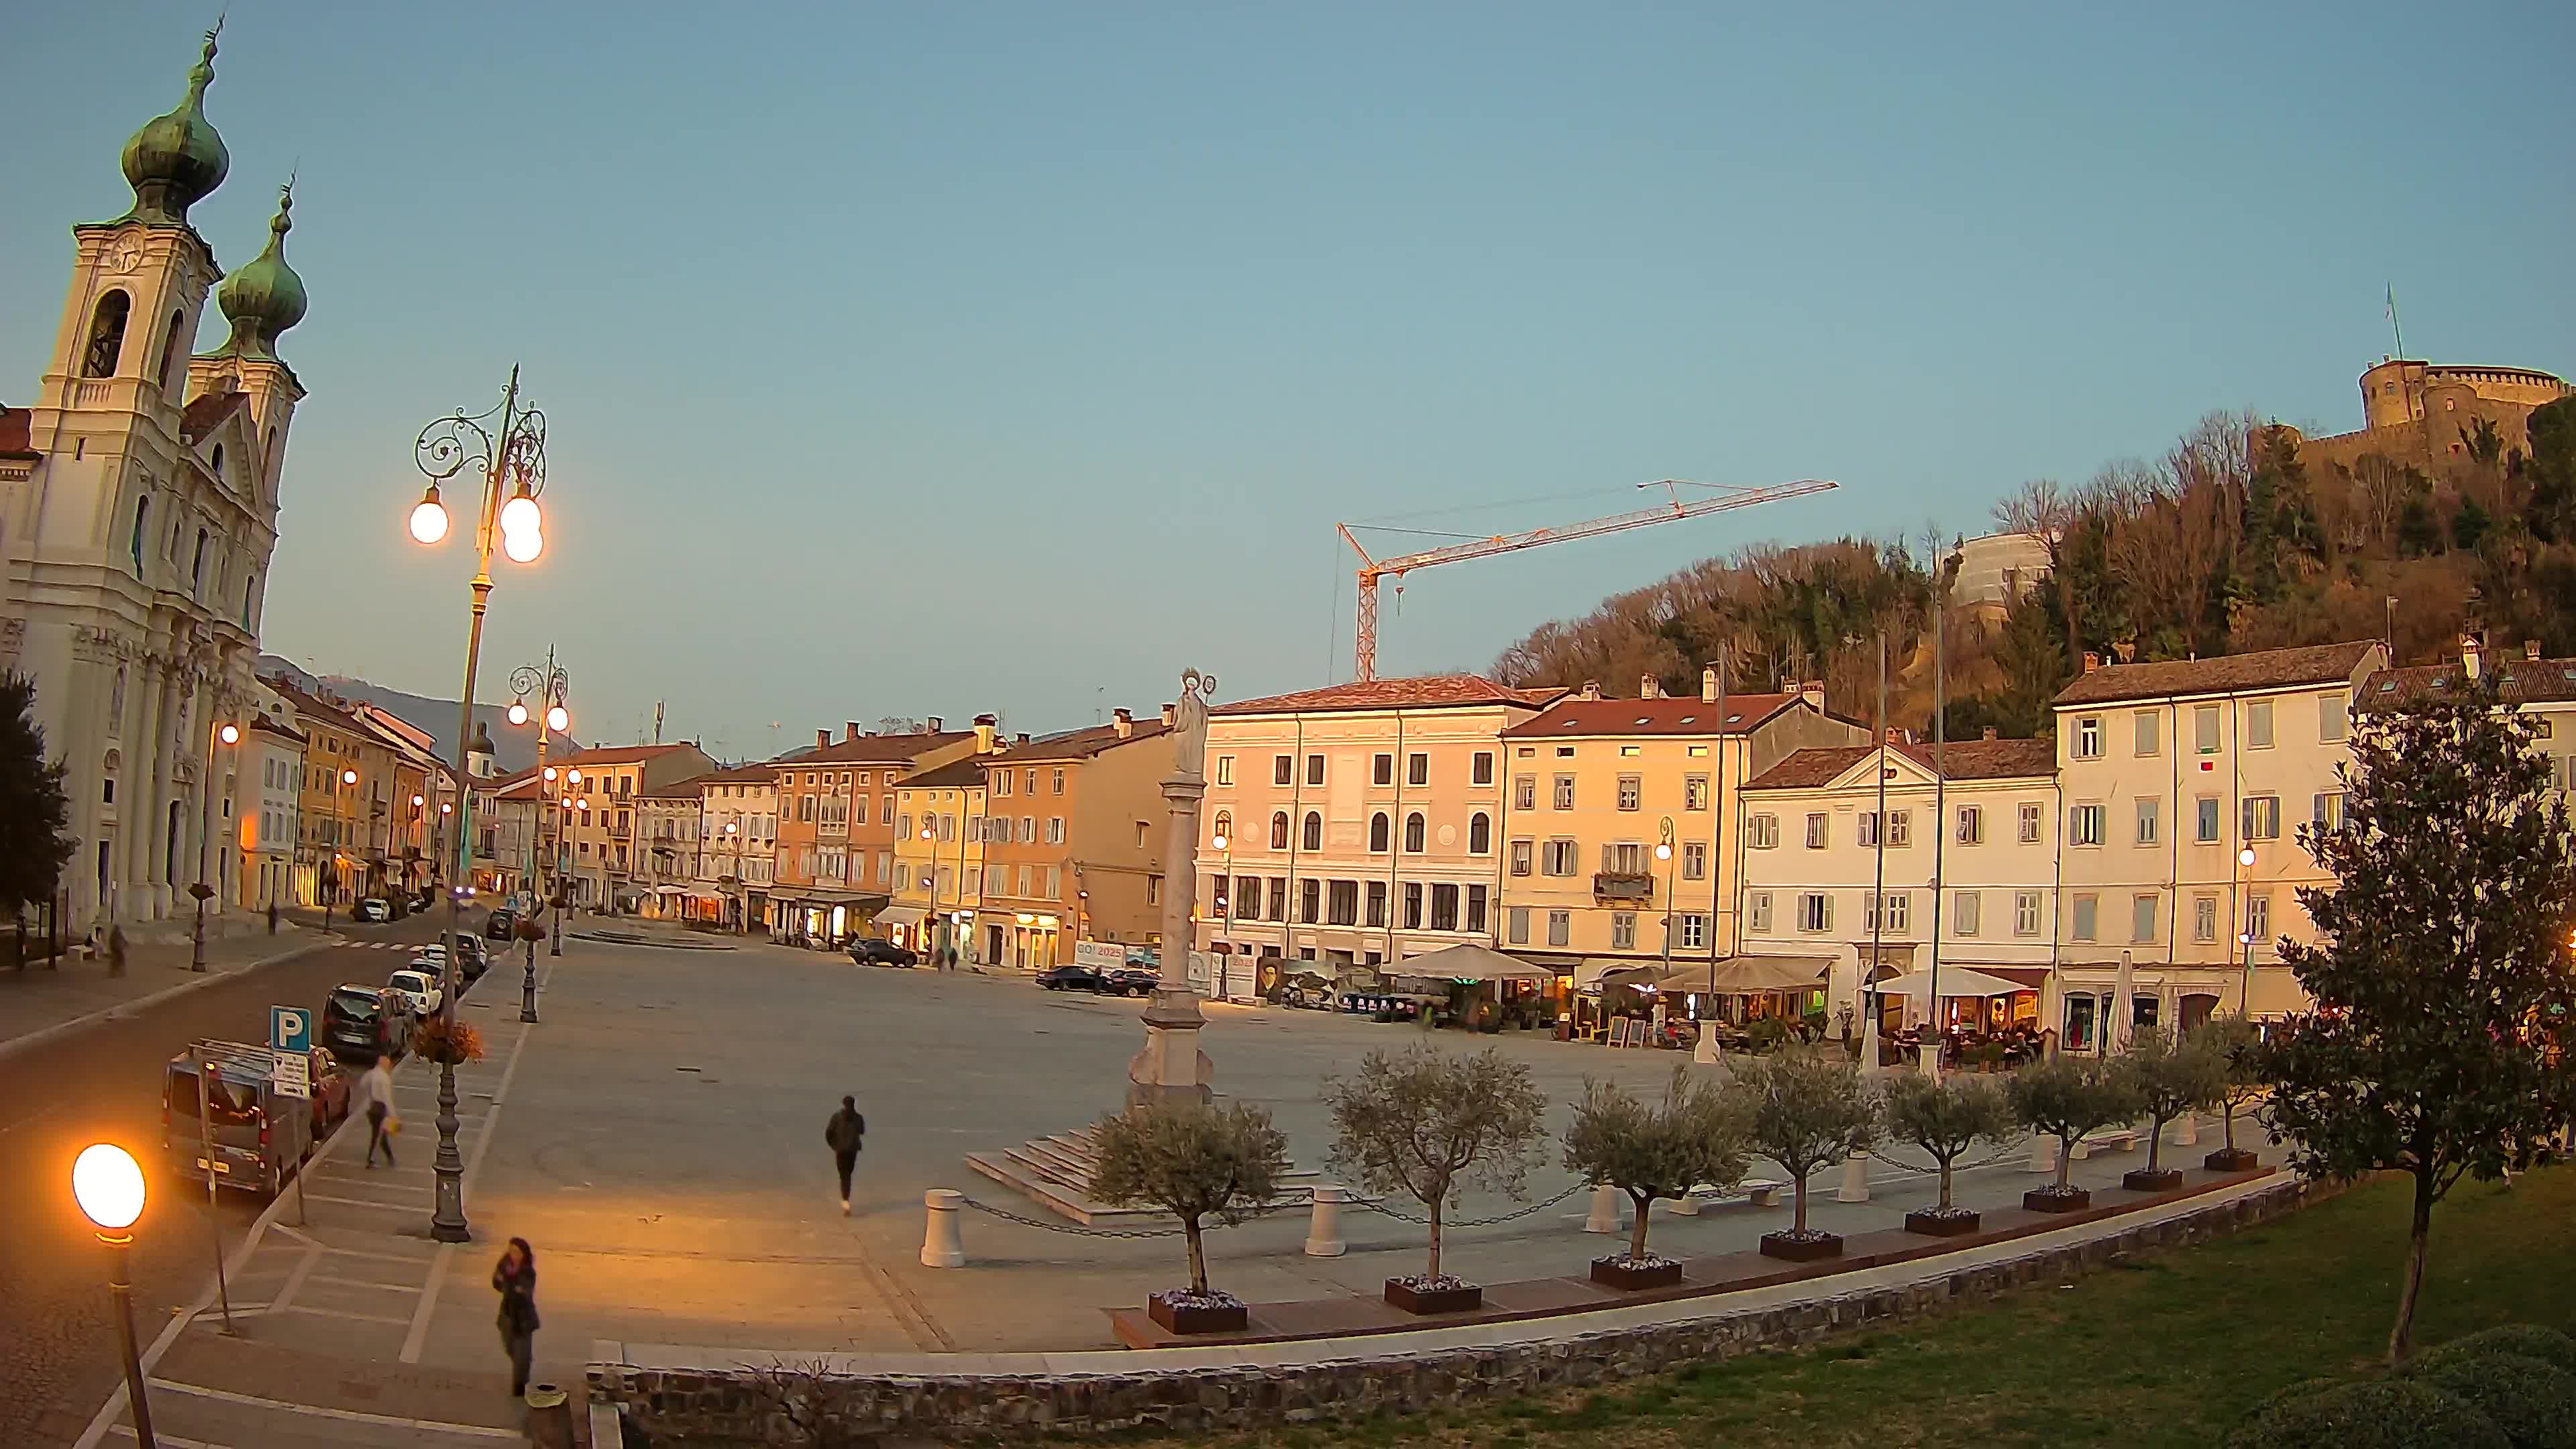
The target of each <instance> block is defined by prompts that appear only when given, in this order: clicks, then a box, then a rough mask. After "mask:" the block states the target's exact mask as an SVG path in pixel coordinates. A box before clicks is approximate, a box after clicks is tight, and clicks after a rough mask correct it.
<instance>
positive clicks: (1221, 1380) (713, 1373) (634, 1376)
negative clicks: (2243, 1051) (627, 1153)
mask: <svg viewBox="0 0 2576 1449" xmlns="http://www.w3.org/2000/svg"><path fill="white" fill-rule="evenodd" d="M2320 1195H2322V1194H2321V1192H2320V1190H2319V1188H2318V1187H2317V1185H2314V1184H2309V1183H2305V1182H2302V1181H2299V1180H2297V1179H2295V1178H2293V1179H2290V1180H2287V1181H2284V1182H2280V1183H2277V1184H2274V1185H2272V1186H2268V1187H2265V1188H2262V1189H2259V1190H2257V1191H2255V1192H2252V1193H2248V1194H2246V1195H2244V1196H2242V1197H2238V1198H2233V1199H2230V1200H2228V1201H2226V1202H2221V1203H2212V1204H2207V1205H2204V1206H2200V1207H2197V1208H2194V1209H2193V1210H2191V1211H2189V1212H2186V1213H2183V1214H2181V1215H2180V1216H2177V1217H2173V1218H2168V1219H2166V1220H2164V1221H2162V1222H2154V1223H2140V1224H2135V1225H2132V1226H2128V1227H2124V1228H2119V1229H2116V1230H2114V1231H2111V1232H2107V1233H2105V1234H2104V1235H2103V1236H2101V1237H2098V1238H2093V1239H2090V1240H2088V1241H2085V1242H2081V1243H2075V1244H2069V1245H2066V1246H2061V1247H2055V1248H2046V1249H2041V1250H2037V1251H2034V1252H2030V1253H2026V1254H2023V1255H2021V1256H2018V1257H2013V1258H2005V1259H1999V1260H1997V1261H1994V1262H1991V1263H1986V1264H1981V1265H1977V1266H1972V1267H1966V1268H1960V1269H1956V1270H1954V1271H1951V1272H1948V1273H1941V1272H1928V1273H1926V1275H1925V1276H1923V1277H1920V1278H1917V1279H1915V1280H1913V1281H1911V1282H1908V1283H1904V1284H1901V1285H1897V1286H1893V1287H1887V1288H1875V1289H1867V1290H1861V1291H1856V1292H1850V1293H1845V1294H1840V1295H1834V1296H1827V1297H1821V1298H1815V1299H1810V1300H1807V1301H1804V1302H1799V1303H1788V1304H1781V1305H1777V1306H1774V1307H1767V1308H1748V1309H1743V1310H1740V1311H1737V1312H1733V1313H1713V1314H1711V1315H1709V1316H1707V1317H1703V1318H1695V1319H1690V1320H1687V1321H1682V1322H1674V1323H1657V1324H1646V1325H1640V1326H1637V1327H1632V1328H1616V1329H1605V1330H1599V1331H1595V1332H1590V1333H1575V1332H1569V1333H1568V1334H1567V1335H1566V1336H1565V1337H1563V1338H1559V1339H1554V1340H1550V1341H1546V1342H1529V1343H1514V1344H1504V1345H1498V1346H1490V1347H1479V1348H1459V1349H1439V1350H1426V1351H1421V1352H1414V1353H1386V1354H1379V1355H1367V1356H1358V1357H1350V1358H1336V1359H1318V1360H1317V1361H1315V1362H1313V1363H1308V1364H1301V1365H1297V1366H1293V1367H1285V1368H1261V1367H1254V1366H1250V1365H1240V1366H1228V1367H1222V1368H1194V1369H1160V1370H1158V1369H1155V1368H1153V1367H1151V1366H1150V1361H1149V1360H1145V1359H1142V1358H1141V1357H1140V1360H1139V1362H1138V1365H1137V1367H1136V1369H1135V1371H1134V1372H1132V1373H1107V1374H958V1375H954V1376H948V1375H938V1376H918V1375H892V1374H887V1375H852V1376H846V1377H844V1376H833V1377H828V1378H821V1379H808V1380H806V1381H805V1382H803V1383H801V1384H798V1385H795V1387H796V1388H797V1389H798V1390H799V1391H801V1392H804V1393H809V1394H812V1395H814V1396H815V1397H818V1398H819V1399H820V1400H821V1407H822V1408H823V1409H825V1411H826V1412H828V1414H829V1417H830V1420H831V1422H832V1423H833V1424H834V1425H835V1426H836V1427H838V1428H839V1429H841V1430H842V1432H843V1433H844V1434H845V1435H849V1436H867V1437H873V1436H878V1435H885V1436H890V1437H910V1436H963V1437H969V1438H985V1439H1029V1438H1034V1437H1037V1436H1039V1435H1042V1434H1085V1433H1100V1432H1105V1431H1109V1430H1118V1429H1135V1428H1148V1429H1168V1430H1172V1431H1176V1432H1185V1433H1187V1432H1204V1431H1210V1430H1219V1429H1252V1428H1259V1427H1265V1426H1269V1425H1275V1424H1279V1423H1306V1422H1312V1421H1315V1420H1322V1419H1339V1418H1352V1417H1357V1416H1360V1415H1365V1414H1370V1413H1376V1412H1380V1411H1384V1412H1389V1413H1403V1412H1412V1411H1419V1410H1424V1409H1433V1408H1449V1407H1454V1406H1458V1405H1465V1404H1472V1403H1476V1402H1479V1401H1482V1400H1487V1399H1497V1398H1506V1397H1513V1396H1519V1395H1527V1394H1533V1393H1542V1392H1547V1391H1550V1390H1556V1389H1568V1388H1584V1387H1588V1386H1591V1385H1595V1384H1604V1383H1621V1382H1626V1381H1629V1380H1633V1379H1636V1378H1639V1377H1642V1376H1646V1375H1650V1374H1654V1373H1659V1372H1662V1371H1664V1370H1667V1369H1671V1368H1677V1367H1680V1366H1681V1365H1684V1364H1690V1363H1699V1362H1705V1361H1707V1360H1710V1359H1719V1358H1726V1357H1729V1356H1732V1355H1735V1354H1740V1353H1748V1352H1752V1351H1755V1350H1758V1349H1770V1348H1785V1347H1790V1346H1793V1345H1797V1344H1804V1343H1810V1342H1813V1341H1815V1340H1816V1339H1819V1338H1822V1337H1824V1336H1826V1335H1828V1334H1833V1333H1841V1332H1845V1331H1848V1330H1851V1329H1855V1328H1859V1327H1862V1326H1864V1325H1874V1324H1888V1323H1895V1322H1901V1321H1904V1320H1906V1319H1911V1318H1918V1317H1921V1316H1924V1315H1926V1314H1930V1313H1934V1312H1937V1311H1939V1310H1941V1309H1943V1308H1946V1307H1948V1306H1950V1305H1952V1304H1957V1303H1965V1302H1971V1301H1974V1300H1977V1299H1981V1298H1987V1297H1991V1296H1993V1295H1995V1294H1998V1293H2003V1292H2007V1291H2009V1290H2011V1289H2014V1288H2020V1287H2024V1286H2027V1285H2030V1284H2035V1283H2056V1282H2063V1281H2065V1280H2066V1279H2068V1278H2070V1277H2073V1276H2075V1275H2077V1274H2080V1273H2084V1272H2087V1271H2090V1270H2092V1269H2094V1268H2098V1267H2100V1266H2102V1265H2103V1264H2106V1263H2108V1262H2110V1261H2112V1260H2113V1259H2116V1258H2122V1257H2126V1256H2128V1255H2130V1254H2133V1253H2141V1252H2150V1251H2154V1250H2157V1249H2163V1248H2173V1247H2181V1246H2184V1245H2187V1244H2191V1243H2197V1242H2202V1241H2205V1240H2207V1239H2209V1238H2212V1237H2216V1236H2219V1235H2221V1234H2225V1233H2229V1232H2234V1231H2236V1230H2238V1229H2242V1228H2246V1227H2250V1226H2253V1225H2254V1224H2257V1223H2261V1222H2266V1221H2269V1220H2270V1219H2272V1218H2276V1217H2279V1216H2281V1215H2282V1214H2284V1213H2287V1212H2290V1211H2293V1210H2295V1209H2297V1208H2299V1207H2301V1206H2303V1205H2305V1204H2306V1203H2308V1202H2310V1201H2313V1200H2315V1199H2316V1198H2317V1197H2318V1196H2320ZM1923 1266H1925V1267H1926V1268H1930V1267H1931V1266H1932V1265H1931V1264H1928V1263H1927V1264H1925V1265H1923ZM1832 1281H1833V1280H1832V1279H1830V1278H1827V1279H1820V1280H1816V1286H1817V1287H1818V1288H1820V1289H1823V1288H1828V1287H1829V1286H1830V1285H1831V1283H1832ZM1574 1326H1575V1325H1574V1323H1572V1322H1567V1323H1565V1324H1564V1325H1563V1327H1565V1328H1567V1329H1572V1328H1573V1327H1574ZM1521 1327H1524V1328H1526V1329H1529V1330H1530V1331H1532V1332H1544V1331H1545V1325H1543V1324H1540V1323H1535V1322H1532V1323H1524V1324H1522V1325H1521ZM1311 1346H1312V1347H1314V1348H1315V1349H1317V1350H1318V1351H1319V1352H1320V1351H1322V1350H1323V1349H1324V1348H1325V1345H1323V1344H1321V1343H1318V1344H1314V1345H1311ZM777 1357H780V1358H784V1359H785V1360H786V1361H787V1362H789V1363H790V1364H792V1363H794V1362H795V1356H794V1355H792V1354H791V1355H779V1356H777ZM590 1395H591V1398H592V1399H593V1400H601V1399H606V1400H611V1401H614V1402H615V1403H617V1404H618V1405H619V1406H621V1407H622V1408H623V1409H624V1411H625V1413H626V1417H627V1421H628V1424H629V1426H630V1433H631V1432H632V1431H633V1430H639V1429H640V1430H642V1431H643V1432H644V1433H645V1434H646V1435H647V1436H649V1442H650V1443H652V1444H655V1445H663V1444H669V1445H675V1446H676V1445H689V1446H709V1449H747V1446H769V1445H782V1444H794V1443H805V1442H832V1441H829V1440H822V1441H809V1440H805V1439H799V1438H792V1437H789V1436H788V1435H787V1434H786V1432H785V1431H786V1429H787V1422H786V1417H785V1414H784V1412H783V1410H782V1406H781V1405H780V1403H779V1392H778V1387H777V1385H776V1384H774V1383H764V1382H762V1380H761V1378H760V1376H759V1375H757V1374H756V1373H755V1372H754V1371H753V1370H751V1369H749V1368H745V1367H741V1366H739V1365H734V1366H724V1367H716V1366H709V1367H706V1368H697V1369H688V1370H679V1369H639V1368H634V1367H630V1366H626V1365H622V1364H596V1363H595V1364H592V1365H591V1366H590ZM809 1412H810V1410H809ZM800 1417H803V1415H800Z"/></svg>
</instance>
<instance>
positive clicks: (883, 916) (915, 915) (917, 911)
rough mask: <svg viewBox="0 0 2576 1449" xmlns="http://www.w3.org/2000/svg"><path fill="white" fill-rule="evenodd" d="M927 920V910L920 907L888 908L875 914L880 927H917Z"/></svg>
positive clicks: (928, 915) (928, 914) (928, 917)
mask: <svg viewBox="0 0 2576 1449" xmlns="http://www.w3.org/2000/svg"><path fill="white" fill-rule="evenodd" d="M929 919H930V912H929V910H928V909H927V908H925V907H922V906H888V907H886V908H885V909H884V910H881V911H879V912H877V924H878V925H880V926H918V925H920V924H921V923H922V922H924V921H926V920H929Z"/></svg>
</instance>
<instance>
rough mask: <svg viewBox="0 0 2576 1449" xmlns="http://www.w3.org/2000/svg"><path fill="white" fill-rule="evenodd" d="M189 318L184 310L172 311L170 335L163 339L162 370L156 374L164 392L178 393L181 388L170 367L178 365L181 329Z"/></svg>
mask: <svg viewBox="0 0 2576 1449" xmlns="http://www.w3.org/2000/svg"><path fill="white" fill-rule="evenodd" d="M187 320H188V318H187V314H186V313H184V312H173V313H171V314H170V335H169V336H167V337H164V338H162V339H161V370H160V371H159V372H158V373H155V374H154V376H155V377H156V378H158V379H159V381H160V385H161V390H162V391H163V392H168V393H176V392H177V391H178V390H179V382H178V379H176V378H174V377H172V376H171V375H170V369H171V368H173V367H175V366H177V365H178V361H179V329H180V327H181V326H183V325H185V324H186V322H187Z"/></svg>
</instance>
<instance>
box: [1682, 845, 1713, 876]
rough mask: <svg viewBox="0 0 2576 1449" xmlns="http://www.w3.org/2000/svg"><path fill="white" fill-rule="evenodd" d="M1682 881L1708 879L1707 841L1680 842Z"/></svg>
mask: <svg viewBox="0 0 2576 1449" xmlns="http://www.w3.org/2000/svg"><path fill="white" fill-rule="evenodd" d="M1682 879H1684V880H1706V879H1708V842H1707V841H1705V840H1685V841H1683V842H1682Z"/></svg>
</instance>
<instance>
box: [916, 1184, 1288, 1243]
mask: <svg viewBox="0 0 2576 1449" xmlns="http://www.w3.org/2000/svg"><path fill="white" fill-rule="evenodd" d="M957 1196H958V1199H959V1200H960V1201H961V1202H963V1203H965V1204H966V1206H968V1207H970V1208H973V1209H975V1210H976V1211H977V1212H980V1213H984V1214H987V1215H989V1216H992V1217H997V1218H1000V1219H1001V1220H1002V1221H1004V1222H1006V1223H1018V1224H1019V1225H1020V1226H1021V1227H1024V1228H1037V1229H1040V1230H1042V1231H1045V1232H1050V1233H1063V1234H1065V1235H1067V1236H1068V1237H1076V1238H1177V1237H1179V1236H1181V1234H1182V1233H1183V1232H1185V1231H1187V1230H1186V1229H1183V1228H1179V1227H1169V1228H1087V1227H1084V1226H1082V1225H1081V1224H1079V1223H1050V1222H1046V1221H1044V1220H1042V1219H1039V1218H1033V1217H1026V1216H1023V1215H1022V1214H1019V1213H1015V1212H1012V1211H1011V1210H1010V1209H1009V1208H998V1207H995V1206H993V1205H992V1204H991V1203H988V1202H980V1201H978V1200H976V1199H974V1198H971V1197H968V1196H967V1195H966V1194H964V1193H959V1194H958V1195H957ZM1305 1206H1307V1204H1305V1203H1302V1202H1298V1201H1295V1200H1293V1199H1291V1200H1286V1201H1281V1202H1275V1203H1272V1204H1271V1205H1269V1206H1268V1207H1263V1208H1255V1209H1253V1210H1252V1211H1251V1212H1248V1213H1245V1214H1244V1217H1245V1218H1246V1219H1247V1220H1248V1219H1251V1218H1262V1217H1268V1216H1270V1215H1271V1214H1272V1213H1279V1212H1286V1211H1287V1210H1289V1209H1290V1208H1302V1207H1305ZM1221 1226H1223V1224H1219V1223H1210V1224H1208V1227H1209V1228H1210V1229H1214V1228H1218V1227H1221Z"/></svg>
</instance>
